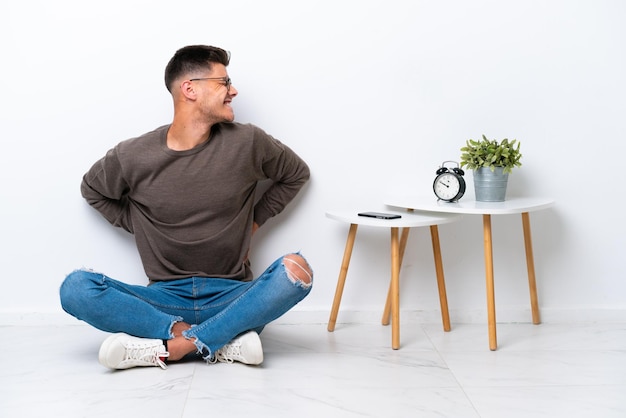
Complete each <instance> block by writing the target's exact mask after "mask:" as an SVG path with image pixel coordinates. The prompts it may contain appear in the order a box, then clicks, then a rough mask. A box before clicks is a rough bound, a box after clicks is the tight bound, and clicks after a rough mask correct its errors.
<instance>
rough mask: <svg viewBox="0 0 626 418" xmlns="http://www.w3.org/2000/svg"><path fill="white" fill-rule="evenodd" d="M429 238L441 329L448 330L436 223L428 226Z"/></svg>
mask: <svg viewBox="0 0 626 418" xmlns="http://www.w3.org/2000/svg"><path fill="white" fill-rule="evenodd" d="M430 238H431V240H432V244H433V256H434V257H435V272H436V273H437V287H438V289H439V305H440V306H441V320H442V321H443V330H444V331H450V313H449V312H448V296H447V294H446V281H445V278H444V275H443V262H442V261H441V247H440V245H439V228H438V227H437V225H431V226H430Z"/></svg>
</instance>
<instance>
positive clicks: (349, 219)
mask: <svg viewBox="0 0 626 418" xmlns="http://www.w3.org/2000/svg"><path fill="white" fill-rule="evenodd" d="M358 212H359V211H358V210H354V211H328V212H326V216H327V217H328V218H330V219H334V220H336V221H339V222H345V223H348V224H350V229H349V232H348V239H347V241H346V247H345V251H344V255H343V260H342V262H341V269H340V271H339V278H338V280H337V290H336V291H335V298H334V300H333V307H332V310H331V313H330V319H329V321H328V331H330V332H332V331H334V330H335V323H336V321H337V314H338V312H339V305H340V303H341V296H342V294H343V288H344V285H345V282H346V276H347V274H348V267H349V266H350V258H351V256H352V249H353V247H354V241H355V239H356V232H357V228H358V226H359V225H364V226H372V227H379V228H381V227H382V228H390V230H391V283H390V287H389V292H388V295H387V302H386V304H385V310H384V313H383V318H382V323H383V325H389V317H390V316H391V347H392V348H393V349H394V350H397V349H398V348H400V266H401V265H402V257H403V255H404V249H405V247H406V242H407V240H408V237H409V231H410V228H414V227H423V226H428V227H430V234H431V239H432V246H433V255H434V257H435V271H436V273H437V285H438V289H439V302H440V305H441V316H442V320H443V328H444V330H445V331H449V330H450V316H449V314H448V300H447V296H446V287H445V280H444V275H443V263H442V261H441V249H440V245H439V230H438V228H437V225H441V224H445V223H449V222H454V221H455V220H457V219H459V218H460V215H454V214H433V213H420V214H414V213H411V212H407V211H394V210H384V212H387V213H397V214H399V215H401V216H402V217H401V218H399V219H376V218H367V217H363V216H358ZM399 228H402V238H401V239H399ZM390 313H391V315H390Z"/></svg>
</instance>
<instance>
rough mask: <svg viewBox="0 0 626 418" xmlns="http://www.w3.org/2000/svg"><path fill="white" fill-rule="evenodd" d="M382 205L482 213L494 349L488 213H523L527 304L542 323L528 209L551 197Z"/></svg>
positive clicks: (408, 199)
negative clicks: (502, 200)
mask: <svg viewBox="0 0 626 418" xmlns="http://www.w3.org/2000/svg"><path fill="white" fill-rule="evenodd" d="M385 204H387V205H389V206H395V207H400V208H408V209H414V210H419V211H430V212H438V213H454V214H464V215H482V216H483V238H484V242H485V245H484V253H485V279H486V287H487V316H488V327H489V349H490V350H496V349H497V348H498V342H497V337H496V310H495V294H494V279H493V243H492V237H491V215H511V214H521V215H522V226H523V229H524V246H525V249H526V266H527V269H528V285H529V288H530V305H531V311H532V319H533V323H534V324H539V323H541V320H540V318H539V304H538V301H537V281H536V278H535V263H534V257H533V248H532V237H531V233H530V215H529V212H533V211H537V210H542V209H546V208H549V207H551V206H552V205H554V200H553V199H549V198H539V197H513V198H507V200H505V201H504V202H477V201H475V200H470V199H467V200H466V199H461V200H460V201H458V202H454V203H449V202H443V201H438V200H437V199H436V198H435V197H434V196H433V197H424V196H410V195H409V196H395V197H391V198H388V199H387V200H385Z"/></svg>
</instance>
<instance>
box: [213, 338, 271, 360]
mask: <svg viewBox="0 0 626 418" xmlns="http://www.w3.org/2000/svg"><path fill="white" fill-rule="evenodd" d="M218 361H219V362H220V363H232V362H234V361H238V362H240V363H244V364H253V365H257V364H261V363H262V362H263V347H262V346H261V339H260V338H259V334H257V333H256V332H254V331H248V332H246V333H245V334H241V335H240V336H239V337H236V338H234V339H233V340H232V341H231V342H229V343H228V344H226V345H225V346H224V347H222V348H220V349H219V350H216V351H215V356H214V358H213V360H211V363H215V362H218Z"/></svg>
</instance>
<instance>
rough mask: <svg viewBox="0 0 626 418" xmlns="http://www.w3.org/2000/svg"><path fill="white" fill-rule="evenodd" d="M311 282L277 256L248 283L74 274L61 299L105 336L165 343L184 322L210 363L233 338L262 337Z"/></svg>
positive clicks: (306, 291)
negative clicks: (136, 281)
mask: <svg viewBox="0 0 626 418" xmlns="http://www.w3.org/2000/svg"><path fill="white" fill-rule="evenodd" d="M309 269H310V267H309ZM312 283H313V281H312V280H311V283H304V282H302V281H299V280H294V279H293V278H292V277H291V276H290V275H289V274H288V272H287V270H286V269H285V266H284V265H283V257H281V258H279V259H278V260H276V261H275V262H274V263H273V264H272V265H271V266H270V267H269V268H268V269H267V270H266V271H265V272H264V273H263V274H262V275H261V276H259V277H258V278H257V279H255V280H253V281H250V282H241V281H237V280H229V279H220V278H206V277H190V278H186V279H177V280H172V281H162V282H154V283H152V284H150V285H149V286H141V285H130V284H126V283H122V282H120V281H117V280H113V279H111V278H109V277H107V276H105V275H104V274H101V273H96V272H93V271H91V270H76V271H74V272H72V273H70V274H69V275H68V276H67V277H66V278H65V281H64V282H63V284H62V285H61V290H60V296H61V305H62V307H63V309H64V310H65V311H66V312H67V313H69V314H70V315H72V316H74V317H76V318H78V319H80V320H82V321H85V322H87V323H89V324H90V325H92V326H94V327H96V328H98V329H100V330H102V331H106V332H124V333H126V334H130V335H134V336H137V337H142V338H154V339H162V340H169V339H171V338H173V334H172V326H173V325H174V324H175V323H176V322H181V321H184V322H186V323H188V324H190V325H192V327H191V329H189V330H187V331H184V332H183V336H185V337H186V338H188V339H193V338H195V344H196V347H197V348H198V352H199V353H202V355H203V357H204V358H205V359H208V358H210V357H211V356H212V355H213V353H214V352H215V350H218V349H219V348H221V347H222V346H224V345H225V344H227V343H228V342H229V341H230V340H232V339H233V338H234V337H236V336H237V335H239V334H241V333H243V332H246V331H250V330H254V331H257V332H259V333H260V332H261V331H262V330H263V327H264V326H265V325H267V324H268V323H269V322H271V321H273V320H274V319H276V318H278V317H280V316H281V315H283V314H284V313H285V312H287V311H288V310H289V309H291V308H292V307H293V306H295V305H296V304H297V303H298V302H300V301H301V300H302V299H304V298H305V297H306V296H307V295H308V294H309V292H310V291H311V285H312Z"/></svg>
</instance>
